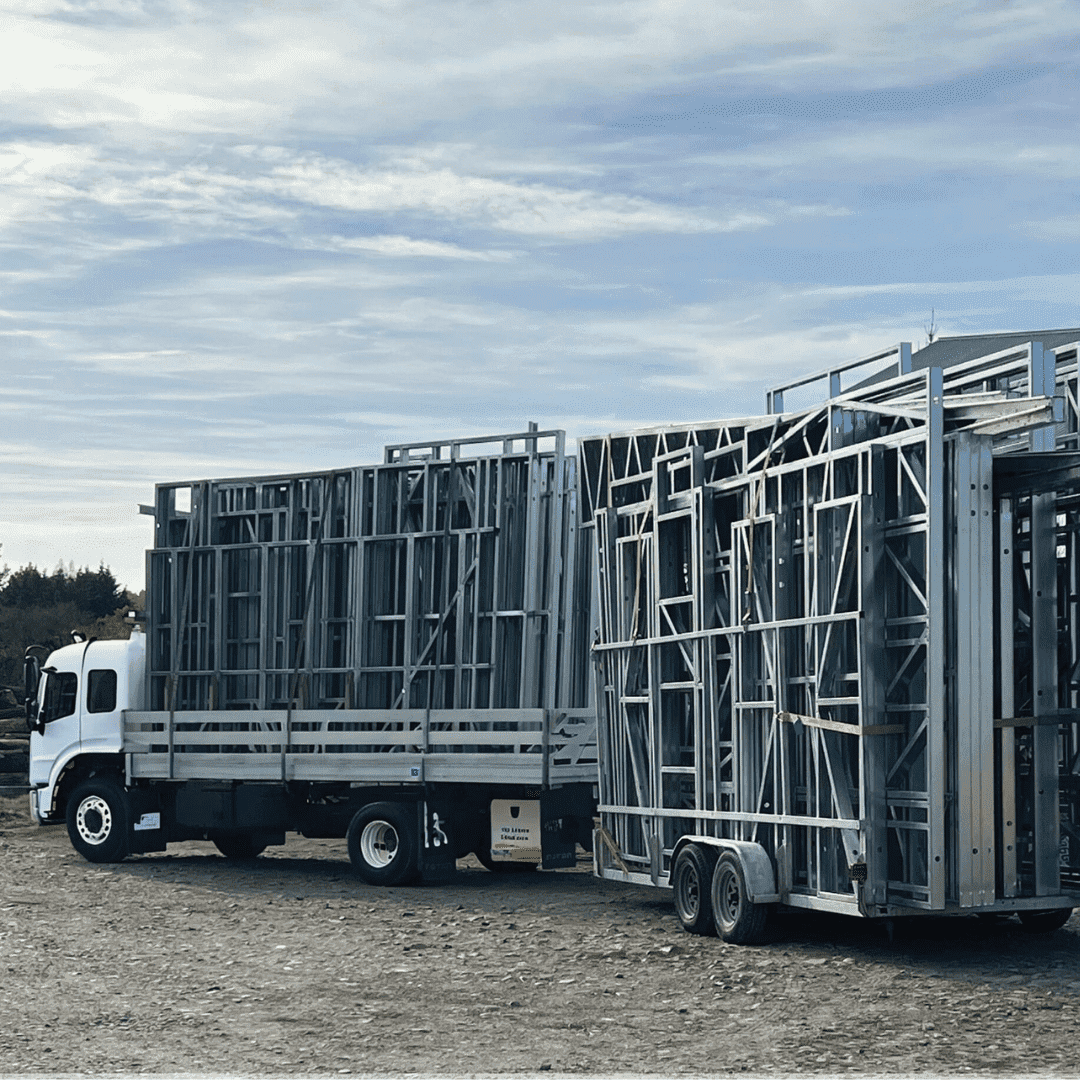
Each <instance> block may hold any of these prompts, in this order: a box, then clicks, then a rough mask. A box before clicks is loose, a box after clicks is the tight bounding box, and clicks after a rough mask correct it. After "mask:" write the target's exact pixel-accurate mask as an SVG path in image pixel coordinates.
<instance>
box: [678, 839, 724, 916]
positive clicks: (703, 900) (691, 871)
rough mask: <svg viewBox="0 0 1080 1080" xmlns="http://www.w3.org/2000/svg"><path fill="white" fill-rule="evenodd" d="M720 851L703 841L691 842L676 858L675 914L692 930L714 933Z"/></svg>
mask: <svg viewBox="0 0 1080 1080" xmlns="http://www.w3.org/2000/svg"><path fill="white" fill-rule="evenodd" d="M715 868H716V852H715V851H714V850H713V849H712V848H710V847H708V846H706V845H702V844H687V845H686V847H684V848H683V849H682V851H680V852H679V855H678V858H677V859H676V860H675V868H674V869H673V870H672V871H671V886H672V889H673V890H674V893H675V914H676V915H677V916H678V917H679V924H680V925H681V926H682V928H683V929H684V930H685V931H687V932H688V933H690V934H706V935H707V934H711V933H713V932H714V930H715V929H716V924H715V922H714V921H713V909H712V879H713V871H714V869H715Z"/></svg>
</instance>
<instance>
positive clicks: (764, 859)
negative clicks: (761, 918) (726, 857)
mask: <svg viewBox="0 0 1080 1080" xmlns="http://www.w3.org/2000/svg"><path fill="white" fill-rule="evenodd" d="M689 844H701V845H702V846H703V847H710V848H713V849H715V850H716V852H717V855H718V856H719V855H720V854H721V853H722V852H725V851H730V852H731V853H732V854H733V855H734V856H735V858H736V859H738V860H739V866H740V867H741V869H742V872H743V878H744V880H745V881H746V891H747V894H748V899H749V900H750V902H751V903H754V904H775V903H777V902H778V901H779V900H780V894H779V893H778V892H777V889H776V869H775V867H774V866H773V861H772V859H771V858H770V856H769V853H768V852H767V851H766V850H765V848H763V847H762V846H761V844H758V843H755V842H754V841H753V840H728V839H726V838H724V837H719V836H694V835H690V834H687V835H686V836H681V837H679V841H678V843H677V844H676V845H675V848H674V850H673V851H672V852H671V866H672V867H674V866H675V860H676V859H677V858H678V857H679V852H680V851H682V849H683V848H684V847H686V846H687V845H689Z"/></svg>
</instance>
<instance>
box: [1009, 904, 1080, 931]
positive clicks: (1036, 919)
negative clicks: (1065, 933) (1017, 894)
mask: <svg viewBox="0 0 1080 1080" xmlns="http://www.w3.org/2000/svg"><path fill="white" fill-rule="evenodd" d="M1072 913H1073V909H1072V908H1056V909H1055V910H1053V911H1021V912H1020V925H1021V926H1023V928H1024V929H1025V930H1026V931H1027V932H1028V933H1029V934H1049V933H1051V932H1052V931H1054V930H1060V929H1061V928H1062V927H1063V926H1064V925H1065V924H1066V923H1067V922H1068V921H1069V917H1070V916H1071V915H1072Z"/></svg>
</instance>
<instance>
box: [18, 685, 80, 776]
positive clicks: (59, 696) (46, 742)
mask: <svg viewBox="0 0 1080 1080" xmlns="http://www.w3.org/2000/svg"><path fill="white" fill-rule="evenodd" d="M37 716H38V724H39V727H38V730H37V731H36V732H34V735H33V737H32V738H31V740H30V784H31V786H34V785H38V784H47V783H48V782H49V775H50V773H51V772H52V767H53V765H54V764H55V762H57V761H58V760H59V759H60V758H62V757H67V756H69V754H70V753H71V752H73V751H77V750H78V748H79V677H78V675H76V674H75V672H73V671H57V670H56V669H55V668H54V669H52V670H50V669H48V668H46V669H45V671H44V672H42V676H41V683H40V685H39V687H38V711H37Z"/></svg>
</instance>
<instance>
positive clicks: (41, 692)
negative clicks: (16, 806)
mask: <svg viewBox="0 0 1080 1080" xmlns="http://www.w3.org/2000/svg"><path fill="white" fill-rule="evenodd" d="M145 641H146V639H145V637H144V636H143V634H142V633H141V632H140V631H139V630H138V629H136V630H134V631H133V632H132V635H131V637H130V639H129V640H127V641H94V640H92V639H91V640H90V641H78V642H75V643H74V644H72V645H65V646H64V647H63V648H60V649H56V650H55V651H54V652H52V653H50V654H49V656H48V658H47V659H46V661H45V664H44V666H43V667H41V669H40V671H37V669H36V665H34V664H32V663H31V664H30V665H29V667H28V685H27V689H28V690H35V688H34V686H33V683H34V681H36V683H37V685H36V690H35V692H34V693H32V694H31V695H30V696H29V697H28V699H27V722H28V724H29V725H30V727H31V735H30V788H31V791H30V812H31V814H32V816H33V817H34V820H35V821H38V822H52V821H58V820H61V819H62V817H63V813H64V807H63V805H62V799H60V798H58V797H57V796H58V792H60V791H62V790H64V789H66V788H69V787H70V786H71V783H72V782H78V780H79V779H81V778H83V777H84V776H88V775H92V774H93V773H94V772H95V771H109V772H113V773H122V770H123V758H122V756H121V748H122V741H123V731H122V715H123V710H125V709H140V708H142V706H143V699H144V680H145V677H144V669H145V655H146V645H145Z"/></svg>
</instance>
